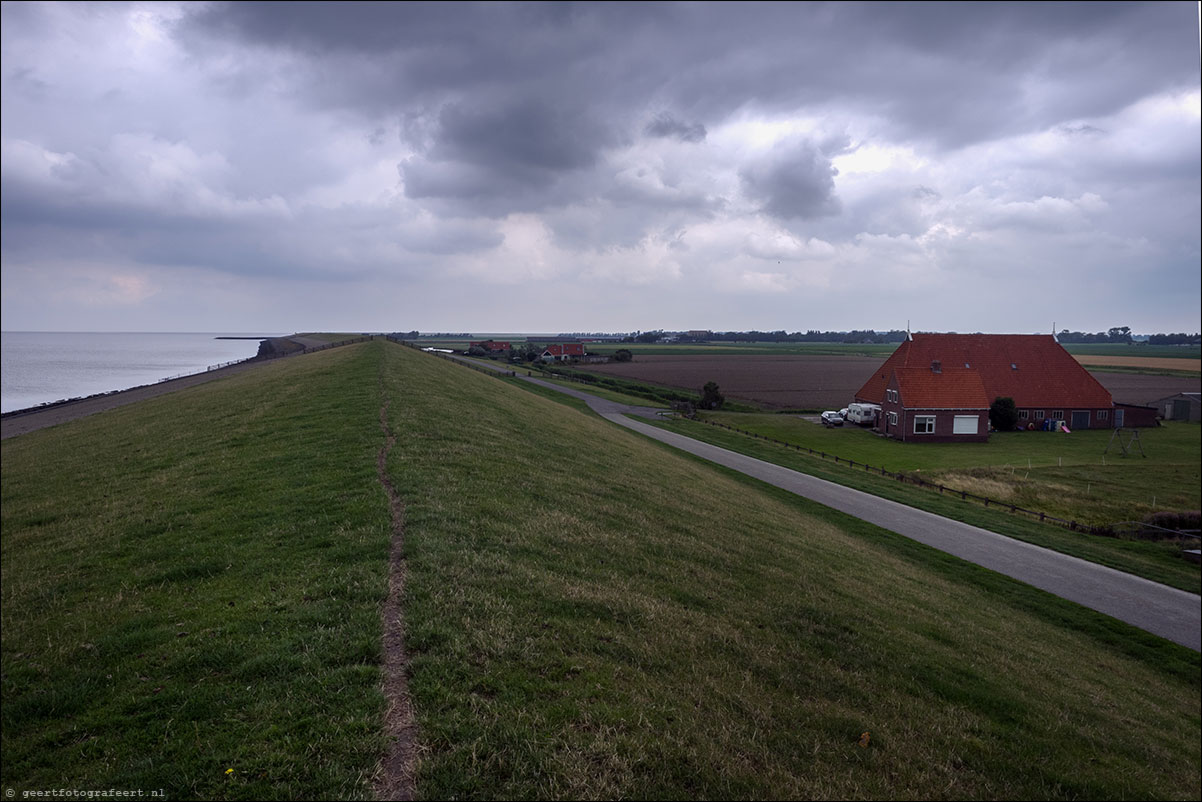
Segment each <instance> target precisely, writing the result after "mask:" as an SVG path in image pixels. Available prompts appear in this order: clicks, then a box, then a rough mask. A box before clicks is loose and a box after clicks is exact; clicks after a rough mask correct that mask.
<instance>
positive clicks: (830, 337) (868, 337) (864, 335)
mask: <svg viewBox="0 0 1202 802" xmlns="http://www.w3.org/2000/svg"><path fill="white" fill-rule="evenodd" d="M400 336H402V337H405V338H406V339H417V338H418V337H419V336H423V337H441V338H445V339H466V338H470V337H471V336H472V335H471V334H436V335H430V334H425V335H422V334H419V333H418V332H417V331H410V332H406V333H404V334H401V335H400ZM665 336H668V335H667V334H666V333H665V332H664V330H663V329H655V330H654V331H636V332H635V333H633V334H630V335H628V336H626V337H624V338H623V340H622V342H628V343H654V342H659V341H660V340H662V339H663V338H664V337H665ZM674 336H675V337H676V340H677V342H787V343H900V342H903V341H904V340H905V339H906V332H904V331H901V330H900V329H893V330H891V331H874V330H873V329H853V330H852V331H817V330H815V329H810V330H809V331H805V332H801V331H795V332H787V331H784V330H783V329H781V330H778V331H755V330H753V331H707V332H706V333H705V334H704V335H703V336H696V337H694V336H690V335H688V334H677V335H674ZM1056 338H1057V339H1058V340H1059V341H1060V342H1062V343H1131V342H1134V336H1133V335H1132V334H1131V327H1130V326H1114V327H1112V328H1110V329H1107V330H1106V331H1099V332H1093V333H1090V332H1084V331H1069V330H1068V329H1064V330H1062V331H1060V332H1059V333H1058V334H1057V335H1056ZM1147 343H1148V344H1149V345H1199V344H1202V335H1199V334H1197V333H1194V334H1186V333H1185V332H1180V333H1172V334H1152V335H1150V336H1149V337H1148V338H1147ZM523 356H524V355H523Z"/></svg>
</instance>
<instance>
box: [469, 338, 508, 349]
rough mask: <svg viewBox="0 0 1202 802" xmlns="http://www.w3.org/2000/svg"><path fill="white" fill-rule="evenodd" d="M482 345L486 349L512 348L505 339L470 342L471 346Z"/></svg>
mask: <svg viewBox="0 0 1202 802" xmlns="http://www.w3.org/2000/svg"><path fill="white" fill-rule="evenodd" d="M477 345H478V346H480V347H481V348H483V349H484V350H485V351H490V352H491V351H508V350H510V345H509V343H507V342H505V341H504V340H484V341H482V342H478V343H468V346H469V347H475V346H477Z"/></svg>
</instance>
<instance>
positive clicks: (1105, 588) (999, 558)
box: [477, 363, 1202, 651]
mask: <svg viewBox="0 0 1202 802" xmlns="http://www.w3.org/2000/svg"><path fill="white" fill-rule="evenodd" d="M477 364H479V363H477ZM486 367H491V366H486ZM495 370H496V371H497V372H498V373H505V374H509V375H514V374H513V372H511V371H509V370H508V369H502V368H495ZM516 378H519V379H521V380H522V381H527V382H530V383H531V384H538V385H540V386H542V387H548V388H550V389H552V390H556V391H558V392H561V393H564V394H566V395H570V396H572V397H574V398H579V399H581V400H583V401H584V402H585V403H587V404H588V405H589V408H591V409H592V410H593V411H594V412H596V413H597V414H598V415H600V416H601V417H603V418H605V419H606V420H608V421H611V422H613V423H616V424H618V425H619V426H624V427H626V428H627V429H632V430H634V431H636V432H638V433H639V434H642V435H645V436H647V437H650V438H652V439H653V440H658V441H660V442H661V443H666V444H667V445H670V446H672V447H673V448H678V449H680V450H681V451H687V452H688V453H690V454H693V455H694V456H698V457H701V458H702V459H705V460H709V461H710V462H714V463H717V464H718V465H722V466H724V467H727V468H730V469H732V470H736V471H739V472H740V473H744V474H746V475H748V476H751V477H753V478H755V479H759V480H760V481H762V482H767V483H768V484H771V485H775V486H776V487H779V488H782V489H784V490H787V491H789V492H790V493H795V494H797V495H799V496H802V497H804V498H808V499H810V500H811V501H816V502H818V503H819V504H823V505H825V506H827V507H830V508H831V509H835V510H838V511H839V512H844V513H847V514H848V515H852V516H855V517H856V518H859V519H861V520H863V521H867V522H868V523H870V524H874V525H876V526H879V527H881V528H882V529H888V530H889V531H890V532H896V533H897V534H899V535H902V536H903V537H908V538H910V539H911V540H916V541H918V542H919V543H923V544H925V545H927V546H931V547H932V548H936V549H939V550H940V551H943V552H946V553H948V554H951V555H953V556H956V557H959V558H960V559H962V560H967V561H968V562H971V563H975V564H977V565H980V566H982V567H984V568H988V569H990V570H991V571H996V572H998V573H999V574H1003V575H1005V576H1008V577H1011V578H1012V579H1017V580H1019V581H1020V582H1026V583H1027V584H1029V585H1033V586H1034V587H1037V588H1039V589H1040V590H1045V591H1047V592H1048V593H1051V594H1052V595H1054V596H1059V597H1060V598H1062V599H1068V600H1069V601H1072V602H1076V603H1077V604H1080V605H1083V606H1085V607H1088V608H1090V609H1092V610H1097V611H1098V612H1100V613H1105V614H1106V615H1109V616H1111V617H1113V618H1117V619H1118V620H1120V621H1123V622H1125V623H1128V624H1131V625H1132V626H1136V627H1139V628H1140V629H1143V630H1145V631H1147V632H1151V633H1152V634H1154V635H1159V636H1160V637H1162V638H1167V639H1168V640H1171V641H1173V642H1175V643H1179V644H1181V645H1182V646H1187V647H1189V648H1190V649H1193V650H1194V651H1202V596H1197V595H1195V594H1193V593H1188V592H1186V591H1184V590H1178V589H1177V588H1171V587H1169V586H1167V585H1162V584H1160V583H1158V582H1153V581H1151V580H1149V579H1144V578H1143V577H1138V576H1135V575H1133V574H1127V573H1124V572H1122V571H1117V570H1115V569H1113V568H1107V567H1106V566H1104V565H1098V564H1097V563H1092V562H1089V561H1088V560H1082V559H1080V558H1079V557H1072V556H1069V555H1067V554H1061V553H1060V552H1058V551H1052V550H1051V549H1045V548H1043V547H1041V546H1035V545H1032V544H1030V543H1024V542H1023V541H1021V540H1015V539H1014V538H1010V537H1006V536H1005V535H999V534H997V533H996V532H990V531H989V530H987V529H981V528H980V527H976V526H970V525H968V524H965V523H961V522H959V521H953V520H951V519H950V518H944V517H942V516H939V515H935V514H933V513H929V512H925V511H923V510H918V509H915V508H913V507H907V506H906V505H904V504H899V503H897V502H896V501H890V500H889V499H884V498H880V497H879V496H874V495H872V494H870V493H865V492H863V491H861V490H855V489H853V488H850V487H844V486H843V485H838V484H835V483H834V482H828V481H826V480H825V479H819V478H817V477H814V476H809V475H807V474H804V473H799V472H798V471H794V470H790V469H788V468H783V467H781V466H780V465H774V464H772V463H771V462H764V461H763V460H759V459H755V458H754V457H748V456H745V455H743V454H738V453H736V452H734V451H728V450H727V449H725V448H720V447H718V446H713V445H710V444H709V443H703V442H701V441H700V440H694V439H693V438H691V437H685V436H684V435H680V434H676V433H675V432H668V431H664V430H663V429H658V428H656V427H654V426H650V425H648V424H646V423H641V422H639V421H635V420H631V419H630V418H629V417H627V415H631V414H635V415H643V416H647V415H648V414H651V415H654V414H655V413H654V411H653V410H649V409H647V408H644V407H629V406H626V405H624V404H618V403H616V402H613V401H607V400H605V399H603V398H599V397H597V396H595V395H591V394H589V393H586V392H582V391H580V390H575V389H572V388H570V387H561V386H559V385H557V384H552V383H551V382H547V381H542V380H540V379H534V378H527V377H525V376H521V375H517V376H516Z"/></svg>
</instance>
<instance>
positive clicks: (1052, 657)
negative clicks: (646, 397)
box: [385, 348, 1200, 799]
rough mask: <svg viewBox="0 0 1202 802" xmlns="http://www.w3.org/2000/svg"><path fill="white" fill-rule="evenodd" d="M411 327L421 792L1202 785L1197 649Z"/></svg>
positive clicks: (411, 518) (406, 358) (399, 357)
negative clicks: (695, 456)
mask: <svg viewBox="0 0 1202 802" xmlns="http://www.w3.org/2000/svg"><path fill="white" fill-rule="evenodd" d="M394 350H395V353H392V354H389V355H388V360H389V366H388V368H387V369H386V371H385V375H386V376H387V377H388V379H387V381H388V383H389V392H390V393H394V394H396V395H397V397H398V398H404V399H405V403H404V404H394V405H393V406H392V407H390V410H391V415H392V421H391V423H392V426H393V427H394V429H395V430H396V431H398V432H404V433H405V436H403V437H402V438H401V439H400V440H399V441H398V444H397V447H396V448H395V449H394V451H393V455H392V458H391V460H390V466H389V467H390V471H391V473H392V475H393V477H394V480H395V481H396V483H397V485H398V487H400V488H401V490H402V493H404V494H405V496H406V499H407V510H406V521H407V524H406V525H407V535H406V537H407V555H408V560H409V566H410V570H411V573H410V574H409V584H408V588H409V590H408V597H407V601H406V604H407V615H408V620H409V621H410V627H411V628H410V632H409V644H410V648H411V649H412V660H413V663H412V669H411V675H412V678H413V681H412V685H411V688H412V691H413V693H414V696H415V701H416V704H417V708H418V712H419V717H420V726H421V731H422V741H423V752H422V758H421V762H420V765H419V775H418V783H419V789H420V793H421V794H422V795H423V796H428V797H438V798H449V797H488V798H619V797H641V798H673V799H687V798H697V797H703V798H707V797H722V798H756V797H769V798H789V797H837V798H880V797H885V796H889V797H898V796H901V797H956V798H999V797H1019V798H1034V797H1039V798H1066V797H1080V796H1087V795H1088V796H1091V797H1098V798H1114V797H1121V796H1140V797H1155V796H1158V795H1167V796H1172V797H1179V798H1180V797H1192V796H1194V795H1196V794H1197V793H1198V791H1199V790H1200V789H1199V780H1198V769H1199V758H1198V752H1199V734H1198V729H1199V716H1198V707H1199V687H1198V686H1199V682H1198V669H1199V661H1198V656H1197V654H1196V653H1193V652H1190V651H1189V650H1185V649H1182V648H1180V647H1176V646H1174V645H1172V644H1169V643H1167V642H1165V641H1162V640H1159V639H1156V638H1153V637H1151V636H1147V635H1145V634H1143V633H1138V632H1136V631H1134V630H1132V629H1131V628H1129V627H1125V626H1124V625H1121V624H1117V623H1116V622H1114V621H1113V620H1111V619H1106V618H1105V617H1103V616H1100V615H1096V614H1093V613H1091V612H1089V611H1086V610H1084V609H1083V608H1080V607H1077V606H1076V605H1072V604H1069V603H1067V602H1062V601H1061V600H1058V599H1055V598H1053V597H1050V596H1048V595H1047V594H1043V593H1039V592H1038V591H1034V590H1032V589H1031V588H1028V587H1026V586H1023V585H1020V584H1019V583H1015V582H1012V581H1009V580H1006V579H1004V578H1001V577H999V576H997V575H996V574H991V573H990V572H987V571H984V570H982V569H978V568H975V567H973V566H970V565H967V564H965V563H962V562H961V561H958V560H953V559H951V558H948V557H946V556H944V555H941V554H939V553H937V552H933V551H931V550H930V549H926V548H924V547H921V546H919V545H917V544H913V543H911V542H909V541H904V539H902V538H898V537H896V536H892V535H890V534H889V533H886V532H883V531H881V530H879V529H876V528H875V527H871V526H868V525H866V524H862V523H859V522H854V521H851V520H850V519H846V518H845V517H843V516H839V515H838V514H834V513H831V512H830V511H827V510H824V509H823V508H821V507H818V506H817V505H813V504H809V503H808V502H805V501H804V500H800V499H796V498H792V497H791V498H785V497H783V496H782V495H781V494H775V493H772V492H769V491H766V490H764V489H763V488H761V487H758V486H754V485H753V484H752V483H749V482H748V481H746V480H743V479H738V478H734V477H731V476H728V475H725V474H723V472H721V471H716V470H714V469H713V468H712V467H711V466H709V465H708V464H701V463H699V462H696V461H694V460H691V459H687V458H684V457H681V456H680V455H678V454H677V453H676V452H673V451H671V450H670V449H667V448H665V447H661V446H659V445H658V444H654V443H651V442H648V441H646V440H644V439H642V438H639V437H637V436H635V435H633V434H632V433H628V432H625V431H622V430H618V429H615V428H613V427H612V426H610V425H608V424H607V423H606V422H604V421H602V420H600V419H597V418H595V417H593V416H589V415H584V414H580V413H578V412H576V411H575V410H573V409H571V408H569V407H565V406H564V405H561V404H557V403H555V402H553V401H551V400H549V399H546V398H543V397H541V396H539V395H537V394H534V393H528V392H524V391H519V390H518V389H517V388H512V387H509V386H507V385H506V383H505V382H501V381H497V380H494V379H490V378H489V377H486V376H482V375H479V374H475V373H473V372H471V371H466V370H462V369H460V370H459V372H458V374H454V373H453V371H454V366H453V365H446V364H444V363H441V362H439V361H437V360H433V359H429V358H423V357H422V355H420V354H413V353H411V352H407V351H404V350H403V349H399V348H398V349H394ZM423 359H424V361H423ZM446 421H454V422H455V425H454V426H447V425H446ZM1133 644H1143V647H1144V648H1142V649H1141V648H1138V647H1136V646H1133ZM1070 666H1071V670H1069V669H1068V667H1070ZM864 733H868V737H867V738H863V735H864ZM861 743H863V744H864V745H863V746H861V745H860V744H861Z"/></svg>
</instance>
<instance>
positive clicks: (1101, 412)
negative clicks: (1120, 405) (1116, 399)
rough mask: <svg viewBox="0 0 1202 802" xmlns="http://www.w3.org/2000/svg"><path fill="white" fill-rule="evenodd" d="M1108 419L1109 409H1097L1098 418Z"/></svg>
mask: <svg viewBox="0 0 1202 802" xmlns="http://www.w3.org/2000/svg"><path fill="white" fill-rule="evenodd" d="M1109 419H1110V410H1108V409H1099V410H1098V420H1109Z"/></svg>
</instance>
